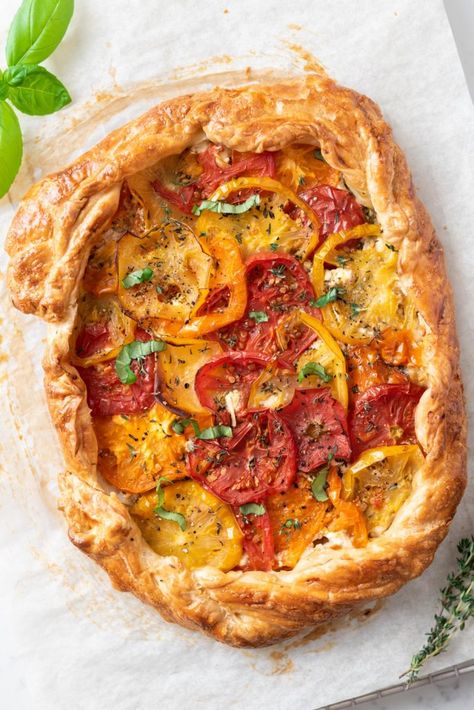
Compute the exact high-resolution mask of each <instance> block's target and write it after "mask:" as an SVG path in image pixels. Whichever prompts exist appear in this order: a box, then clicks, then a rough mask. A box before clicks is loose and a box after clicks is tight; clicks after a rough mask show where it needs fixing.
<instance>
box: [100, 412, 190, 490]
mask: <svg viewBox="0 0 474 710" xmlns="http://www.w3.org/2000/svg"><path fill="white" fill-rule="evenodd" d="M175 419H176V416H175V415H174V414H172V413H171V412H169V411H168V410H167V409H165V408H164V407H163V406H162V405H161V404H158V403H156V404H155V405H154V406H153V407H152V408H151V409H149V410H148V411H147V412H143V413H140V414H128V415H126V416H125V417H124V416H123V415H116V416H109V417H94V420H93V427H94V432H95V435H96V438H97V446H98V448H99V456H98V459H97V466H98V469H99V471H100V473H101V474H102V475H103V477H104V478H105V479H106V480H107V481H108V482H109V483H111V484H112V485H113V486H116V487H117V488H119V489H120V490H122V491H127V492H128V493H143V492H145V491H149V490H151V489H152V488H155V486H156V481H157V479H158V478H159V477H160V476H165V477H166V478H167V479H169V480H174V479H177V478H183V477H184V476H186V475H187V471H186V465H185V461H184V455H185V448H184V447H185V445H186V439H185V437H184V436H183V435H179V434H176V433H175V432H174V431H173V429H172V427H171V425H172V423H173V421H174V420H175Z"/></svg>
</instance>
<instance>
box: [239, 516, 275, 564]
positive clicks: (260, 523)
mask: <svg viewBox="0 0 474 710" xmlns="http://www.w3.org/2000/svg"><path fill="white" fill-rule="evenodd" d="M234 512H235V516H236V518H237V522H238V523H239V526H240V529H241V530H242V532H243V534H244V540H243V547H244V552H246V553H247V556H248V562H247V564H246V565H245V569H247V570H261V571H263V572H268V571H269V570H271V569H272V567H273V560H274V557H275V545H274V539H273V532H272V526H271V523H270V516H269V515H268V513H267V512H265V513H263V515H253V514H249V515H242V512H241V511H240V508H236V509H235V511H234Z"/></svg>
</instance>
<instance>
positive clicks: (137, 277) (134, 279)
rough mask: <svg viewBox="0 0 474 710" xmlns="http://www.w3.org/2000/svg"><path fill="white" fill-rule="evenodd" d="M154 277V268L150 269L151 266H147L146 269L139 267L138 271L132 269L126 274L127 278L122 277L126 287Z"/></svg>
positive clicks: (123, 284)
mask: <svg viewBox="0 0 474 710" xmlns="http://www.w3.org/2000/svg"><path fill="white" fill-rule="evenodd" d="M152 278H153V269H150V267H149V266H146V267H145V268H144V269H137V270H136V271H132V272H131V273H130V274H128V275H127V276H125V278H124V279H122V286H123V287H124V288H132V286H136V285H137V284H142V283H144V282H145V281H150V279H152Z"/></svg>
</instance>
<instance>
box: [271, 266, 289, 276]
mask: <svg viewBox="0 0 474 710" xmlns="http://www.w3.org/2000/svg"><path fill="white" fill-rule="evenodd" d="M270 271H271V272H272V274H273V275H274V276H278V278H279V279H282V278H283V277H284V276H285V271H286V266H285V264H277V266H272V268H271V269H270Z"/></svg>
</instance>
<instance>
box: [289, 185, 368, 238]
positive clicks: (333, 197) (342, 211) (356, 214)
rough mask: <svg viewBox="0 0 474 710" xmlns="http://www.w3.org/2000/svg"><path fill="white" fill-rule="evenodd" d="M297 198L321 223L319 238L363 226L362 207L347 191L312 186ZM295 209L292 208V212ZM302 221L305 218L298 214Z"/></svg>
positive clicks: (327, 186)
mask: <svg viewBox="0 0 474 710" xmlns="http://www.w3.org/2000/svg"><path fill="white" fill-rule="evenodd" d="M299 197H301V199H302V200H304V201H305V202H307V203H308V205H309V206H310V207H311V209H312V210H313V212H314V213H315V214H316V216H317V217H318V219H319V220H320V222H321V227H320V230H319V238H320V239H321V240H323V239H325V238H326V237H327V236H328V234H334V232H340V231H341V230H343V229H344V230H345V229H352V227H357V225H359V224H364V222H365V217H364V212H363V211H362V207H361V206H360V205H359V203H358V202H357V200H356V199H355V197H354V196H353V195H351V193H350V192H348V190H340V189H339V188H337V187H332V186H331V185H314V187H310V188H308V189H307V190H303V192H300V193H299ZM295 209H297V208H293V209H292V210H291V211H290V216H292V212H294V211H295ZM300 216H301V219H302V220H303V221H304V220H305V219H306V217H305V216H304V215H303V214H300Z"/></svg>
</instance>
